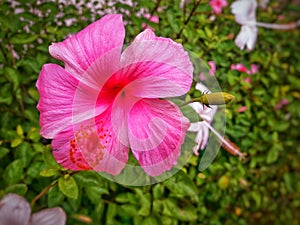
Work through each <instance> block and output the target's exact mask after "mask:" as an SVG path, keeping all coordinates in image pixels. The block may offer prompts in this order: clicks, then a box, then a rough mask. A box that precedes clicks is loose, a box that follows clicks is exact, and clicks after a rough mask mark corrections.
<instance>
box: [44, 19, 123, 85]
mask: <svg viewBox="0 0 300 225" xmlns="http://www.w3.org/2000/svg"><path fill="white" fill-rule="evenodd" d="M124 36H125V28H124V24H123V21H122V16H121V15H120V14H116V15H106V16H103V17H102V18H101V19H100V20H98V21H96V22H94V23H92V24H91V25H89V26H88V27H86V28H85V29H83V30H81V31H80V32H78V33H77V34H75V35H73V36H71V37H70V38H68V39H66V40H65V41H63V42H60V43H53V44H52V45H51V46H50V47H49V51H50V54H51V55H52V56H53V57H54V58H57V59H59V60H62V61H63V62H64V63H65V68H66V70H67V71H68V72H70V73H71V74H72V75H74V76H76V77H77V78H78V79H79V78H81V77H82V76H83V74H84V71H86V70H87V69H88V68H89V67H90V66H91V65H92V64H93V63H94V62H95V61H96V60H97V59H99V58H100V57H101V56H102V55H104V54H106V53H107V52H109V51H111V50H112V49H116V48H118V56H116V57H114V58H111V60H113V61H114V62H118V61H119V56H120V53H121V50H122V45H123V41H124Z"/></svg>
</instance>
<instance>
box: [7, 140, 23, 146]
mask: <svg viewBox="0 0 300 225" xmlns="http://www.w3.org/2000/svg"><path fill="white" fill-rule="evenodd" d="M22 142H23V139H22V138H16V139H14V140H12V142H11V143H10V147H12V148H15V147H17V146H19V145H20V144H21V143H22Z"/></svg>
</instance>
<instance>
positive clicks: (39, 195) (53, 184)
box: [30, 180, 58, 208]
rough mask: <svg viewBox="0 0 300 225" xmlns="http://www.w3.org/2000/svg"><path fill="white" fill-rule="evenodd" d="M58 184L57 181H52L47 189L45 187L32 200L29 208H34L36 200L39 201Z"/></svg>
mask: <svg viewBox="0 0 300 225" xmlns="http://www.w3.org/2000/svg"><path fill="white" fill-rule="evenodd" d="M57 183H58V180H56V181H54V182H53V183H52V184H50V185H49V186H48V187H45V188H44V189H43V190H42V191H41V192H40V193H39V194H38V195H37V196H35V197H34V199H32V201H31V203H30V206H31V208H32V207H33V206H34V204H35V203H36V201H37V200H39V199H40V198H41V197H42V196H43V195H44V194H46V193H47V192H48V191H49V190H50V189H51V188H53V187H54V186H55V185H56V184H57Z"/></svg>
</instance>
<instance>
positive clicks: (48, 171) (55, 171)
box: [40, 168, 59, 177]
mask: <svg viewBox="0 0 300 225" xmlns="http://www.w3.org/2000/svg"><path fill="white" fill-rule="evenodd" d="M58 173H59V170H58V169H57V168H46V169H43V170H42V171H41V172H40V175H41V176H42V177H52V176H55V175H57V174H58Z"/></svg>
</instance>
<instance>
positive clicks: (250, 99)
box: [0, 0, 300, 225]
mask: <svg viewBox="0 0 300 225" xmlns="http://www.w3.org/2000/svg"><path fill="white" fill-rule="evenodd" d="M61 2H68V1H57V0H56V1H53V2H46V1H33V0H30V1H28V0H26V1H25V0H24V1H22V0H19V1H16V2H12V1H3V0H2V1H0V30H1V32H0V40H1V44H0V84H1V86H0V104H1V105H0V124H1V130H0V198H1V197H2V196H3V195H4V194H6V193H9V192H15V193H18V194H20V195H22V196H24V197H25V198H26V199H27V200H28V201H30V202H32V206H33V211H37V210H39V209H42V208H47V207H54V206H61V207H62V208H63V209H64V210H65V211H66V213H67V215H68V222H67V224H72V225H74V224H86V223H88V222H89V221H93V222H92V224H114V225H115V224H164V225H165V224H213V225H218V224H241V225H243V224H292V225H296V224H300V222H299V221H300V214H299V212H300V175H299V172H300V157H299V154H300V146H299V132H300V129H299V115H300V101H299V99H300V78H299V75H300V63H299V62H300V54H299V46H300V31H299V30H291V31H288V32H287V31H284V32H283V31H275V30H268V29H261V28H260V29H259V34H258V41H257V43H256V47H255V49H254V50H253V51H252V52H247V51H241V50H239V49H238V48H237V47H236V46H235V44H234V41H233V40H234V39H233V38H232V36H231V34H235V35H236V34H237V33H238V32H239V29H240V26H239V25H238V24H236V23H235V22H234V17H233V16H232V14H231V13H230V7H225V8H224V9H223V13H222V14H220V15H215V19H214V20H212V17H211V16H212V14H211V8H210V6H209V5H208V1H204V0H203V1H202V2H201V3H200V4H199V6H198V7H197V8H196V9H195V11H194V13H193V15H192V16H191V17H190V20H189V21H188V20H187V18H188V17H189V15H190V13H191V12H192V10H193V8H194V2H193V1H192V2H191V3H190V4H187V5H186V9H185V10H182V9H180V8H179V4H180V1H179V0H177V1H167V0H161V1H160V0H157V1H156V3H155V2H152V1H142V0H139V1H135V2H134V5H135V7H130V6H128V5H126V4H125V3H124V4H123V3H120V2H117V3H113V4H110V3H111V2H115V1H106V2H107V3H106V4H104V5H102V6H101V8H99V9H98V10H95V9H93V8H91V7H90V6H89V5H88V4H87V2H88V1H86V3H84V4H81V5H80V4H79V3H78V4H77V6H75V5H73V4H71V3H70V4H66V3H65V4H63V3H61ZM77 2H78V1H77ZM109 2H110V3H109ZM229 3H231V2H230V1H229ZM94 5H95V7H96V6H97V1H95V4H94ZM88 6H89V7H88ZM109 12H117V13H122V14H123V18H124V20H125V21H126V24H127V26H126V31H127V34H126V42H128V43H129V42H130V41H132V40H133V38H134V37H135V36H136V35H137V34H138V33H139V32H141V31H142V24H143V23H147V24H149V25H151V26H152V27H153V28H154V29H155V32H156V34H157V35H158V36H164V37H170V38H172V39H174V40H175V39H176V40H177V41H180V42H182V43H183V45H184V46H185V48H186V49H188V50H192V51H193V52H194V53H195V54H197V55H198V56H199V57H201V59H202V60H204V61H205V62H208V61H214V62H215V63H216V65H217V72H216V75H215V76H216V78H217V80H218V81H219V83H220V85H221V87H222V89H223V90H224V91H227V92H229V93H231V94H233V95H235V96H236V100H235V102H233V103H232V104H230V105H228V107H227V109H226V114H227V130H226V135H227V136H228V137H229V138H230V139H231V140H232V141H234V142H235V143H236V144H237V145H238V146H239V147H240V148H241V150H242V151H243V152H247V153H248V157H247V160H245V161H241V160H239V158H237V157H234V156H231V155H230V154H229V153H227V152H225V151H221V152H219V154H218V156H217V158H216V159H215V160H214V162H213V164H212V165H211V166H210V167H209V168H208V169H206V170H205V171H203V172H201V173H199V172H198V171H197V163H198V160H199V159H197V157H196V156H193V157H192V158H191V160H190V162H189V163H188V164H187V165H186V166H185V167H184V169H183V170H182V171H180V172H179V173H177V174H176V175H175V176H173V177H172V178H170V179H168V180H167V181H165V182H162V183H159V184H155V185H153V186H145V187H127V186H121V185H119V184H116V183H113V182H110V181H108V180H106V179H104V178H102V177H101V176H98V175H97V174H96V173H95V172H92V171H83V172H79V173H72V172H71V171H65V170H63V169H62V168H60V167H59V166H58V165H57V164H56V163H55V160H54V159H53V157H52V155H51V147H50V145H43V144H42V143H41V142H40V135H39V129H40V128H39V123H38V120H39V114H38V111H37V109H36V105H37V102H38V99H39V95H38V92H37V90H36V87H35V82H36V80H37V77H38V74H39V72H40V70H41V67H42V65H43V64H44V63H47V62H55V63H59V62H58V61H56V60H54V59H53V58H51V57H50V55H49V53H48V46H49V44H51V42H57V41H62V40H63V39H64V38H65V37H66V36H67V35H70V34H72V33H75V32H77V31H79V30H81V29H82V28H84V27H85V26H87V25H88V24H90V23H91V22H92V21H94V20H96V19H98V18H100V17H101V15H103V14H105V13H109ZM147 12H149V13H150V14H152V15H158V16H159V20H160V21H159V23H158V24H156V23H150V22H149V21H148V20H147V19H145V18H144V17H143V15H144V14H145V13H147ZM299 13H300V6H299V5H296V4H295V1H294V2H293V1H282V2H281V3H280V4H279V3H276V1H271V3H270V4H269V5H268V7H267V8H266V9H265V10H263V9H259V8H258V11H257V17H258V21H264V22H270V23H274V22H277V23H286V22H290V21H294V20H296V19H299ZM279 15H283V16H284V19H283V20H278V16H279ZM297 16H298V18H297ZM72 18H75V19H72ZM66 19H70V20H69V21H73V22H72V24H71V25H70V26H67V25H69V24H66ZM240 62H242V63H244V64H245V65H247V66H248V67H249V66H250V64H252V63H255V64H257V65H259V71H258V73H256V74H253V75H251V79H252V83H251V84H248V83H246V82H244V79H245V78H246V77H247V76H248V75H247V74H246V73H240V72H237V71H233V70H231V69H230V65H231V64H236V63H240ZM191 94H193V93H191ZM283 98H284V99H287V100H288V104H287V105H286V106H284V107H282V108H281V109H280V110H275V108H274V107H275V105H276V103H277V102H279V101H280V100H281V99H283ZM241 106H247V107H248V110H246V111H245V112H243V113H239V112H238V109H239V108H240V107H241ZM47 191H48V192H47ZM41 192H42V194H41V195H39V196H38V194H39V193H41Z"/></svg>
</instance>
